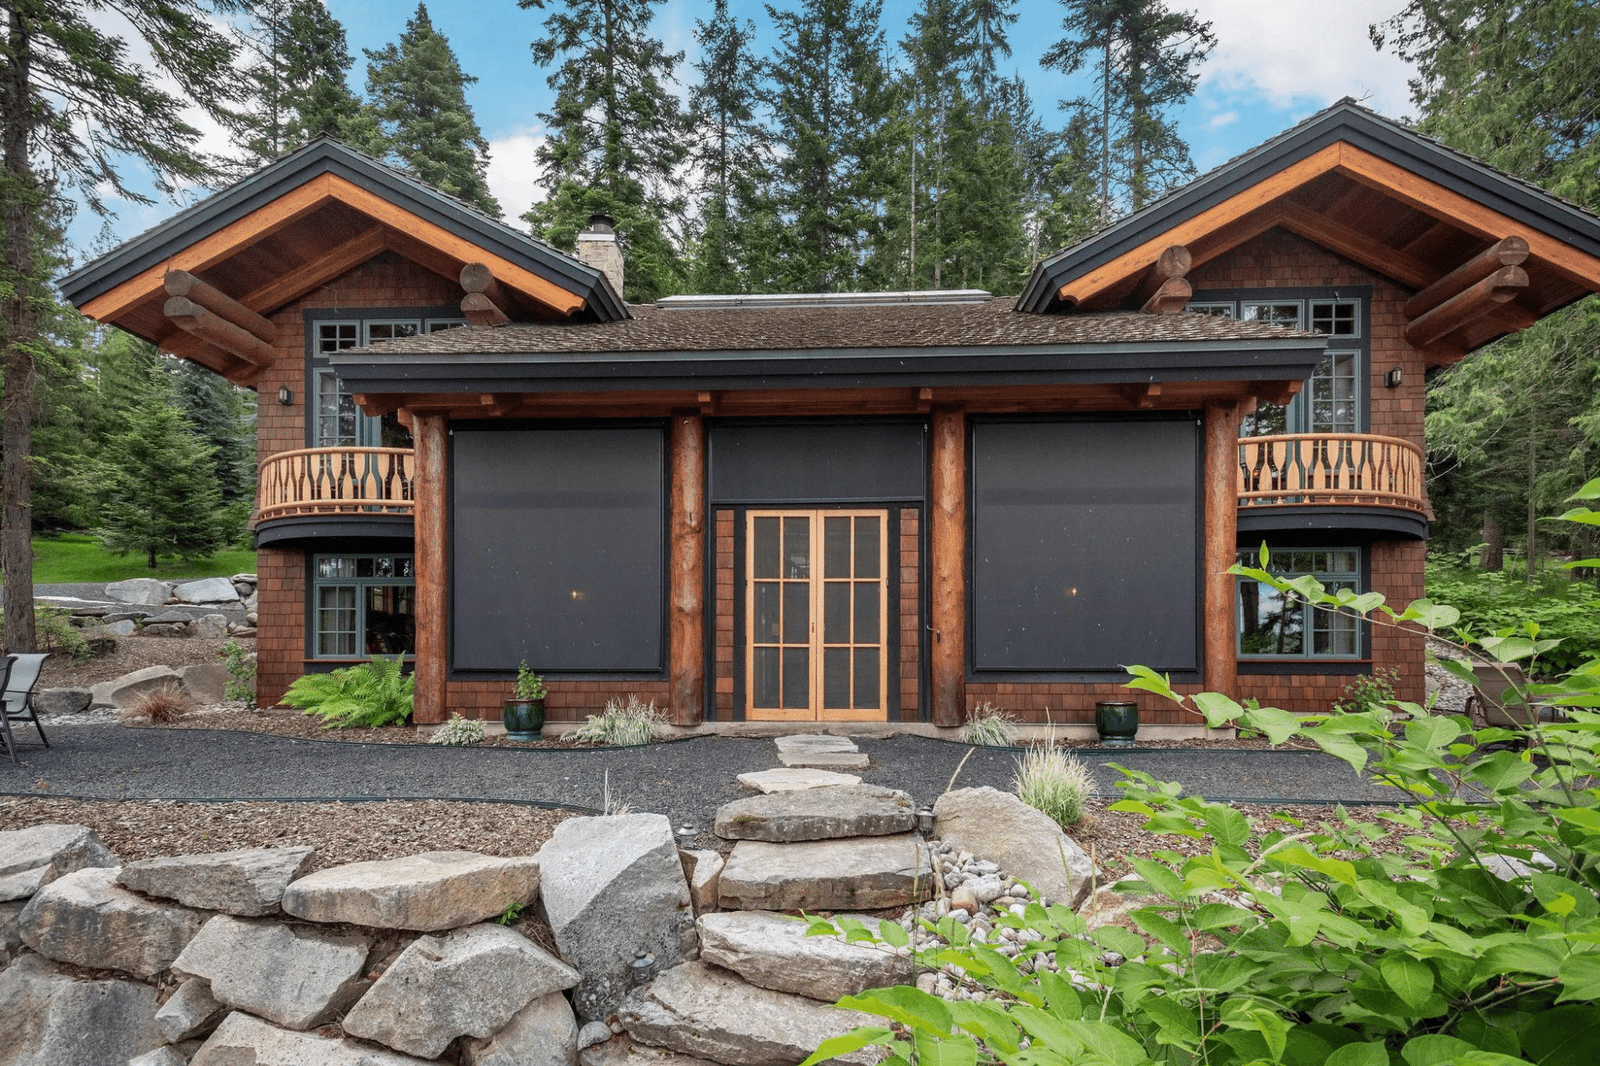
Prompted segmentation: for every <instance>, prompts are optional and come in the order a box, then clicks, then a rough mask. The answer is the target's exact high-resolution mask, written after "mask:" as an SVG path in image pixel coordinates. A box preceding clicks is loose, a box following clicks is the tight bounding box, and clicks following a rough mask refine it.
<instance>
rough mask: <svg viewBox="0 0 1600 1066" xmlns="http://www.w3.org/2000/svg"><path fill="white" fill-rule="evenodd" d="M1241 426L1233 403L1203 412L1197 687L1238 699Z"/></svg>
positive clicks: (1212, 404)
mask: <svg viewBox="0 0 1600 1066" xmlns="http://www.w3.org/2000/svg"><path fill="white" fill-rule="evenodd" d="M1239 421H1240V407H1239V405H1238V404H1237V403H1234V402H1232V401H1228V402H1216V401H1213V402H1210V403H1207V404H1206V407H1205V442H1206V459H1205V529H1206V536H1205V560H1204V566H1205V592H1204V600H1203V602H1204V611H1203V616H1204V618H1205V625H1204V632H1203V640H1202V647H1203V651H1202V656H1203V665H1202V673H1203V677H1202V679H1201V683H1202V684H1203V685H1204V686H1205V688H1206V689H1207V690H1208V691H1211V692H1224V693H1227V694H1228V695H1230V696H1234V697H1235V698H1237V693H1235V692H1234V688H1235V687H1236V685H1237V681H1238V651H1237V636H1236V633H1235V628H1236V627H1235V620H1234V609H1233V605H1234V578H1233V576H1232V575H1231V574H1229V573H1228V568H1229V567H1231V566H1232V565H1233V563H1234V560H1235V559H1237V558H1238V554H1239V547H1238V540H1239Z"/></svg>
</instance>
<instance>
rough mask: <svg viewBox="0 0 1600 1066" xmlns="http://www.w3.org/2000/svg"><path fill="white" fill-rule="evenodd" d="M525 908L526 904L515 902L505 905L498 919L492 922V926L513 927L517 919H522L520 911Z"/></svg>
mask: <svg viewBox="0 0 1600 1066" xmlns="http://www.w3.org/2000/svg"><path fill="white" fill-rule="evenodd" d="M525 906H527V904H524V903H516V902H511V903H507V904H506V909H505V910H503V911H501V912H500V917H498V918H496V919H495V920H494V924H496V925H515V924H516V923H517V919H519V918H521V917H522V909H523V907H525Z"/></svg>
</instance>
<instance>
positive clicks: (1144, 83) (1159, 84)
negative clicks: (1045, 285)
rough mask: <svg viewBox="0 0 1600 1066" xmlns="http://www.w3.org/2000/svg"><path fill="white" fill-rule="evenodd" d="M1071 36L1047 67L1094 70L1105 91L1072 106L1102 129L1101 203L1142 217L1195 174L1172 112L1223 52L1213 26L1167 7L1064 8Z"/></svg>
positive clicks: (1132, 0) (1141, 0) (1121, 1)
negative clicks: (1216, 51) (1214, 54)
mask: <svg viewBox="0 0 1600 1066" xmlns="http://www.w3.org/2000/svg"><path fill="white" fill-rule="evenodd" d="M1061 3H1062V6H1063V7H1065V8H1066V9H1067V14H1066V16H1065V17H1064V18H1063V19H1062V23H1061V28H1062V29H1063V30H1065V31H1066V32H1067V36H1066V37H1064V38H1062V39H1061V40H1060V41H1057V42H1056V43H1055V45H1053V46H1052V47H1051V48H1050V49H1049V50H1048V51H1046V52H1045V54H1044V56H1043V58H1042V59H1041V60H1040V62H1041V64H1042V65H1043V66H1044V67H1046V68H1047V69H1054V70H1059V71H1061V72H1062V73H1065V74H1073V73H1076V72H1077V71H1078V70H1080V69H1082V68H1083V67H1084V66H1085V64H1087V63H1089V62H1091V61H1092V62H1093V64H1094V68H1095V70H1096V71H1097V72H1098V77H1097V79H1096V82H1097V85H1098V90H1097V92H1096V94H1095V95H1094V96H1093V97H1088V98H1080V99H1078V100H1075V101H1073V102H1071V104H1069V105H1066V106H1068V107H1069V108H1070V109H1072V110H1075V111H1077V112H1078V113H1079V114H1082V115H1085V116H1087V117H1091V119H1092V120H1093V121H1097V123H1098V128H1099V147H1100V165H1099V171H1100V180H1101V191H1100V198H1101V200H1102V203H1103V205H1104V208H1105V210H1106V212H1107V217H1108V218H1109V217H1110V209H1111V206H1112V204H1113V203H1122V204H1124V205H1125V206H1126V207H1127V208H1128V209H1130V210H1133V211H1137V210H1138V209H1139V208H1141V207H1143V206H1144V205H1145V204H1146V203H1148V202H1149V201H1150V200H1151V199H1153V198H1155V197H1156V196H1159V195H1160V194H1161V193H1163V192H1165V191H1166V190H1168V189H1170V188H1172V187H1173V186H1175V185H1177V184H1178V183H1180V182H1181V181H1183V180H1185V179H1187V178H1188V177H1190V176H1191V175H1193V173H1194V164H1193V163H1192V162H1190V160H1189V146H1188V145H1187V144H1185V143H1184V141H1183V139H1182V138H1180V137H1179V136H1178V127H1177V123H1176V122H1175V121H1174V120H1173V119H1170V118H1168V117H1167V112H1168V111H1169V110H1170V109H1171V108H1173V107H1176V106H1177V105H1179V104H1181V103H1183V101H1185V100H1187V99H1188V98H1189V97H1190V95H1192V94H1193V93H1194V88H1195V85H1196V83H1197V82H1198V81H1199V74H1198V73H1196V70H1195V68H1196V67H1197V66H1198V65H1199V64H1200V63H1201V62H1202V61H1203V60H1204V59H1205V57H1206V56H1207V55H1208V54H1210V52H1211V49H1212V48H1213V47H1214V46H1215V45H1216V38H1215V37H1213V36H1212V34H1211V24H1210V23H1209V22H1201V21H1200V20H1199V18H1197V17H1196V16H1195V15H1192V14H1190V13H1188V12H1182V11H1171V10H1169V9H1168V8H1167V6H1166V4H1165V3H1163V2H1162V0H1061Z"/></svg>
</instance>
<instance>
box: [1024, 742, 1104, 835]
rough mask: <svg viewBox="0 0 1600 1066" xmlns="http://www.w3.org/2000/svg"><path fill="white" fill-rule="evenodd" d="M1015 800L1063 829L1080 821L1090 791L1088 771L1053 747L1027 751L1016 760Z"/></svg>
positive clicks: (1075, 760)
mask: <svg viewBox="0 0 1600 1066" xmlns="http://www.w3.org/2000/svg"><path fill="white" fill-rule="evenodd" d="M1014 787H1015V788H1016V791H1017V798H1018V799H1020V800H1022V802H1023V803H1026V804H1027V805H1028V806H1030V807H1032V808H1034V809H1035V810H1040V811H1043V812H1044V813H1045V814H1048V815H1049V816H1050V818H1051V820H1052V821H1054V822H1055V823H1056V824H1057V825H1059V826H1060V827H1061V828H1063V829H1070V828H1071V827H1073V826H1075V825H1077V824H1078V823H1079V822H1081V821H1082V820H1083V805H1084V803H1085V802H1086V801H1087V800H1088V799H1089V793H1090V792H1091V791H1092V790H1093V788H1094V780H1093V778H1092V777H1090V775H1089V768H1088V767H1087V766H1085V765H1084V764H1083V763H1081V762H1079V761H1078V760H1077V758H1076V757H1074V756H1072V755H1069V754H1067V753H1066V752H1065V751H1063V750H1061V749H1060V748H1057V747H1054V746H1047V747H1039V748H1029V749H1028V750H1027V751H1025V752H1023V753H1022V756H1021V758H1019V759H1018V760H1017V776H1016V778H1015V781H1014Z"/></svg>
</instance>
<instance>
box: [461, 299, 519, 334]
mask: <svg viewBox="0 0 1600 1066" xmlns="http://www.w3.org/2000/svg"><path fill="white" fill-rule="evenodd" d="M461 313H462V314H463V315H465V316H466V318H467V323H468V324H469V325H471V326H473V327H474V328H478V329H483V328H486V327H488V326H503V325H505V324H506V323H508V322H510V321H511V316H510V315H508V314H506V313H505V312H504V311H503V310H501V309H500V308H499V307H498V306H496V305H495V303H494V301H493V300H491V299H489V297H488V296H487V295H485V294H484V293H481V292H469V293H467V294H466V295H465V296H463V297H462V298H461Z"/></svg>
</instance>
